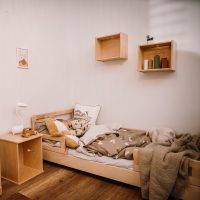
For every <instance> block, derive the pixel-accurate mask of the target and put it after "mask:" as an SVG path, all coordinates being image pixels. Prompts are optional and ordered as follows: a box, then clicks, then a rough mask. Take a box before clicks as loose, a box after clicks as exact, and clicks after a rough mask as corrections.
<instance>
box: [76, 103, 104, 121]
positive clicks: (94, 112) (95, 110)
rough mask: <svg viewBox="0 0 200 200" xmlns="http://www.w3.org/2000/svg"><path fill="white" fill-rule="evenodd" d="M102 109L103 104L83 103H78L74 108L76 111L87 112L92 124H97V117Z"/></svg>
mask: <svg viewBox="0 0 200 200" xmlns="http://www.w3.org/2000/svg"><path fill="white" fill-rule="evenodd" d="M100 109H101V106H99V105H97V106H85V105H81V104H76V105H75V108H74V113H76V112H77V111H80V112H81V113H83V115H84V114H86V115H87V116H88V118H89V123H90V124H96V120H97V117H98V115H99V111H100Z"/></svg>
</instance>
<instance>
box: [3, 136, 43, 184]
mask: <svg viewBox="0 0 200 200" xmlns="http://www.w3.org/2000/svg"><path fill="white" fill-rule="evenodd" d="M0 156H1V172H2V178H5V179H7V180H9V181H12V182H14V183H17V184H22V183H24V182H25V181H27V180H29V179H31V178H33V177H35V176H36V175H38V174H40V173H42V172H43V159H42V137H41V134H37V135H34V136H30V137H29V138H23V137H21V136H20V135H12V134H5V135H1V136H0Z"/></svg>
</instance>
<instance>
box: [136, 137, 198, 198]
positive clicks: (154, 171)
mask: <svg viewBox="0 0 200 200" xmlns="http://www.w3.org/2000/svg"><path fill="white" fill-rule="evenodd" d="M188 158H191V159H196V160H199V159H200V135H195V136H192V135H190V134H185V135H179V136H176V138H175V140H174V142H172V144H170V143H169V142H168V143H167V142H166V143H151V144H149V145H148V146H146V147H145V148H141V149H140V173H141V177H140V178H141V191H142V197H143V198H144V199H150V200H166V199H168V197H169V196H170V195H172V196H175V197H177V198H179V197H180V196H181V194H182V191H183V189H184V187H185V186H186V183H187V178H188V166H189V159H188Z"/></svg>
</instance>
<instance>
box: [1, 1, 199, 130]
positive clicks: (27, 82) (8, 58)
mask: <svg viewBox="0 0 200 200" xmlns="http://www.w3.org/2000/svg"><path fill="white" fill-rule="evenodd" d="M199 11H200V1H195V0H194V1H181V0H177V1H169V0H151V1H145V0H143V1H139V0H105V1H104V0H102V1H99V0H84V1H82V0H74V1H73V0H42V1H41V0H0V44H1V45H0V60H1V65H0V81H1V82H0V83H1V84H0V94H1V104H0V127H1V131H0V133H3V132H6V131H7V130H9V129H10V127H12V126H13V125H14V124H16V117H15V115H14V107H15V104H16V102H18V101H23V102H26V103H27V104H28V105H29V107H28V108H27V109H26V110H25V111H24V114H25V116H26V121H25V124H26V126H29V119H30V116H31V115H32V114H36V113H42V112H48V111H54V110H59V109H62V108H66V107H69V106H73V105H74V103H75V102H80V103H83V104H91V105H94V104H100V105H102V110H101V113H100V116H99V123H107V124H110V123H112V122H118V123H121V124H123V125H124V126H128V127H136V128H150V127H155V126H156V127H157V126H159V127H160V126H165V127H171V128H174V129H176V130H178V131H184V132H186V131H192V132H198V131H200V123H199V121H200V87H199V86H200V78H199V75H200V66H199V65H200V45H199V38H198V36H199V33H200V26H199V23H198V19H199V18H200V12H199ZM117 32H124V33H127V34H128V36H129V43H128V45H129V51H128V52H129V53H128V54H129V55H128V56H129V58H128V60H126V61H110V62H98V61H95V43H94V39H95V37H96V36H102V35H107V34H112V33H117ZM148 33H150V34H152V35H153V36H154V37H155V41H163V40H172V39H174V40H175V41H176V42H177V47H178V51H177V70H176V72H175V73H152V74H149V73H148V74H142V73H139V72H138V71H137V62H138V60H137V46H138V44H141V43H144V42H145V36H146V34H148ZM17 47H21V48H28V49H29V62H30V69H28V70H20V69H18V68H17V67H16V55H15V51H16V48H17Z"/></svg>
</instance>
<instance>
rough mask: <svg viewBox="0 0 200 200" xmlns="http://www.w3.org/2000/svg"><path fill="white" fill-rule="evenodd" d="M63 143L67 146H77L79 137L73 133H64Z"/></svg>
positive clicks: (74, 147) (73, 147)
mask: <svg viewBox="0 0 200 200" xmlns="http://www.w3.org/2000/svg"><path fill="white" fill-rule="evenodd" d="M65 144H66V146H67V147H69V148H72V149H76V148H77V147H79V138H78V137H76V136H75V135H65Z"/></svg>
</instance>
